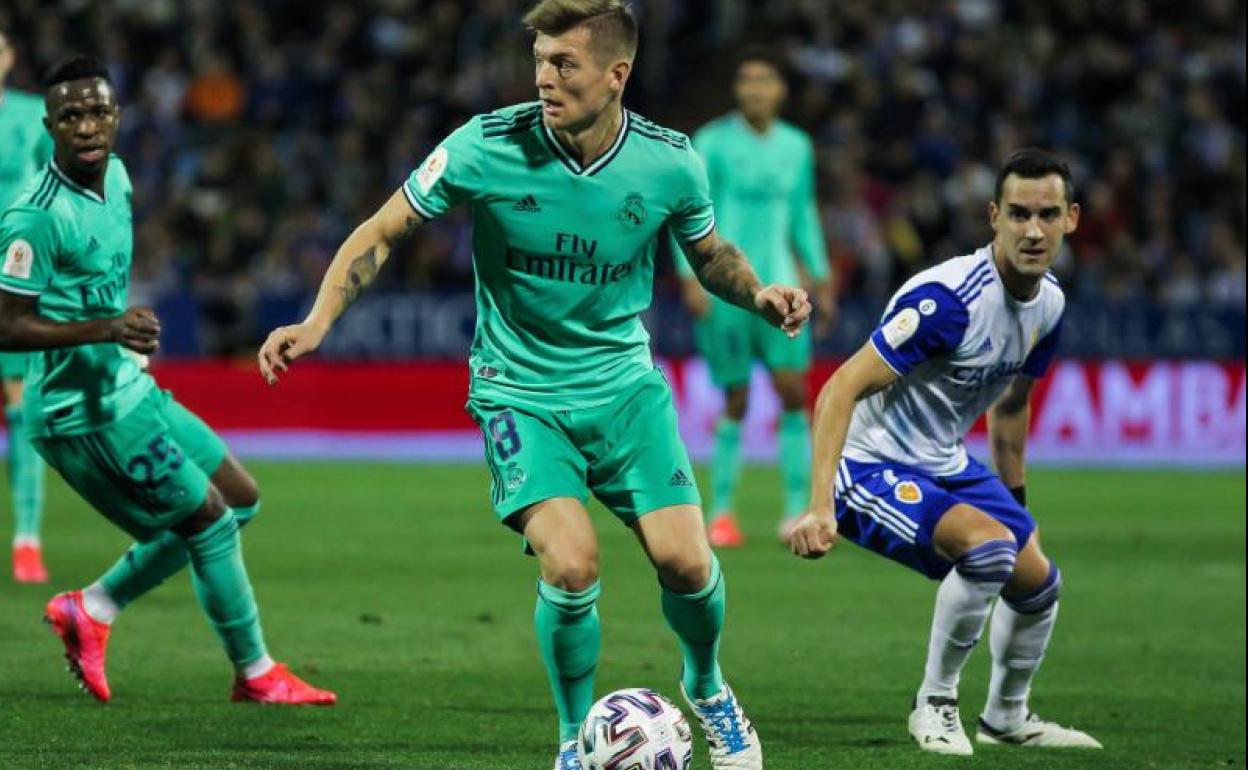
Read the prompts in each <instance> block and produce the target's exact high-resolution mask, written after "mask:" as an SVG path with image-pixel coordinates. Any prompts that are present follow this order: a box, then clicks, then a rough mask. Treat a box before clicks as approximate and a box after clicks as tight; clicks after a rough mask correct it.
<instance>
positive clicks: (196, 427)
mask: <svg viewBox="0 0 1248 770" xmlns="http://www.w3.org/2000/svg"><path fill="white" fill-rule="evenodd" d="M33 443H34V445H35V449H36V450H38V452H39V454H41V455H43V458H44V459H45V460H47V461H48V465H51V466H52V467H53V468H55V469H56V471H57V473H59V474H61V476H62V477H63V478H64V479H65V481H66V482H67V483H68V484H69V485H70V486H71V487H73V488H74V491H76V492H77V493H78V494H79V495H81V496H82V497H83V499H85V500H86V501H87V502H88V503H90V504H91V505H92V506H93V507H95V509H96V510H98V511H99V512H100V513H102V514H104V515H105V516H106V517H108V519H109V520H110V521H112V522H113V523H114V524H116V525H117V526H119V527H121V528H122V529H124V530H125V531H126V532H128V533H129V534H130V535H131V536H132V537H134V539H136V540H139V541H141V542H143V541H147V540H150V539H152V538H153V537H155V536H156V535H157V534H159V533H160V532H162V531H164V530H166V529H168V528H169V527H172V526H173V525H175V524H177V523H178V522H180V521H182V519H184V518H186V517H187V516H189V515H190V514H192V513H194V512H195V511H196V510H197V509H198V508H199V507H200V506H202V505H203V504H204V500H205V499H206V498H207V496H208V485H209V477H210V476H211V475H212V474H213V473H215V472H216V470H217V468H219V467H220V466H221V463H222V461H223V460H225V456H226V452H227V450H226V447H225V442H223V441H222V440H221V438H220V437H219V436H218V435H217V434H216V433H213V432H212V429H211V428H209V427H208V426H207V425H205V424H204V421H203V420H201V419H199V418H198V417H196V416H195V415H194V414H192V413H191V412H190V411H189V410H188V409H187V408H186V407H184V406H182V405H181V404H179V403H178V402H177V401H174V400H173V395H172V394H171V393H169V391H167V390H159V389H157V388H153V389H152V391H151V392H150V393H149V394H148V395H147V397H146V398H144V399H143V400H142V401H141V402H139V405H138V406H136V407H135V408H134V409H133V410H132V411H131V412H130V413H129V414H127V415H126V416H125V417H123V418H122V419H120V420H118V421H117V422H115V423H113V424H112V425H109V426H107V427H104V428H101V429H100V430H97V431H93V432H91V433H83V434H79V435H74V436H43V437H39V438H36V439H34V441H33Z"/></svg>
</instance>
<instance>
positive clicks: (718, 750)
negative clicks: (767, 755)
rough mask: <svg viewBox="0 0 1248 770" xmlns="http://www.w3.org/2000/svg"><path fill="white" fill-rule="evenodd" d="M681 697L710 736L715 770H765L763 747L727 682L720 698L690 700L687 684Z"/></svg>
mask: <svg viewBox="0 0 1248 770" xmlns="http://www.w3.org/2000/svg"><path fill="white" fill-rule="evenodd" d="M680 694H681V695H683V696H684V697H685V703H688V704H689V708H691V709H693V714H694V716H696V717H697V718H698V722H699V723H701V725H702V732H704V733H705V734H706V743H707V745H708V746H709V747H710V749H711V770H763V745H762V743H761V742H760V741H759V740H758V733H756V732H754V725H753V724H751V723H750V720H749V718H747V717H746V716H745V712H744V711H742V710H741V705H740V704H739V703H737V696H735V695H733V694H732V688H730V687H729V686H728V683H727V682H725V683H724V689H723V690H721V691H720V693H719V694H718V695H715V696H712V697H710V698H707V699H706V700H694V699H693V698H690V697H689V693H687V692H685V686H684V684H683V683H682V684H681V686H680Z"/></svg>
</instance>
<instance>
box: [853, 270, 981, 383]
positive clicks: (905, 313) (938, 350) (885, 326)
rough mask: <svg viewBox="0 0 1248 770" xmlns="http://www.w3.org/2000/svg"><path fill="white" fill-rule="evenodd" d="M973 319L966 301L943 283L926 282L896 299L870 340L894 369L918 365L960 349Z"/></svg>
mask: <svg viewBox="0 0 1248 770" xmlns="http://www.w3.org/2000/svg"><path fill="white" fill-rule="evenodd" d="M969 322H970V315H969V314H968V313H967V310H966V305H964V304H963V303H962V300H960V299H958V297H957V295H955V294H954V293H953V291H952V290H951V289H950V288H949V287H948V286H945V285H944V284H942V283H925V284H922V285H919V286H916V287H915V288H913V289H911V290H910V291H908V292H906V293H905V294H902V295H901V296H899V297H897V298H896V300H894V302H893V304H892V305H891V306H890V307H889V310H888V312H887V313H885V314H884V320H883V321H882V322H881V323H880V326H879V328H877V329H876V330H875V332H873V333H872V334H871V344H872V345H873V346H875V349H876V351H877V352H878V353H879V354H880V357H881V358H883V359H884V361H885V362H886V363H887V364H888V365H889V367H890V368H892V369H893V371H895V372H897V374H899V375H901V376H903V377H904V376H906V375H907V374H909V373H910V372H912V371H913V370H914V369H915V367H917V366H918V365H919V364H922V363H923V362H924V361H927V360H929V359H932V358H936V357H938V356H943V355H946V354H948V353H952V352H953V351H954V350H957V348H958V345H960V344H962V338H963V337H964V336H965V335H966V327H967V325H968V323H969Z"/></svg>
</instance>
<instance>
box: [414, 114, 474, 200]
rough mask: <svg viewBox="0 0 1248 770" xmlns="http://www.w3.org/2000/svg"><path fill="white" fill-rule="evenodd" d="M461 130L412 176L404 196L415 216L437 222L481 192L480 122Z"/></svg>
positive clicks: (469, 124)
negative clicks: (416, 214)
mask: <svg viewBox="0 0 1248 770" xmlns="http://www.w3.org/2000/svg"><path fill="white" fill-rule="evenodd" d="M480 120H481V119H480V118H473V119H472V120H470V121H468V122H467V123H465V124H464V125H462V126H460V127H459V128H458V129H456V130H455V131H454V133H452V134H451V135H450V136H448V137H447V138H446V139H445V140H443V142H442V143H441V144H439V145H438V146H437V147H436V148H435V149H434V150H433V152H431V153H429V157H427V158H425V161H424V162H423V163H421V164H420V166H419V167H418V168H417V169H416V170H415V171H413V172H412V173H411V176H409V177H408V178H407V181H406V182H404V183H403V194H404V195H405V196H407V202H408V203H410V204H412V208H413V209H415V210H416V213H418V214H420V215H421V216H422V217H424V218H425V219H436V218H437V217H440V216H442V215H443V214H445V213H446V212H447V211H449V210H451V209H453V208H455V207H456V206H458V205H459V204H461V203H464V202H465V201H469V200H471V199H472V198H473V197H474V196H475V195H476V194H477V193H478V192H479V191H480V189H481V142H482V136H481V122H480Z"/></svg>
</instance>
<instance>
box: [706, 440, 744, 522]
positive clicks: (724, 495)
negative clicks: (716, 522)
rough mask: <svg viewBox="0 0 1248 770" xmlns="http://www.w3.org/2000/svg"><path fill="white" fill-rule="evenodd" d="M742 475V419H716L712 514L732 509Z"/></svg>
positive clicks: (712, 462)
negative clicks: (717, 420)
mask: <svg viewBox="0 0 1248 770" xmlns="http://www.w3.org/2000/svg"><path fill="white" fill-rule="evenodd" d="M740 478H741V423H740V422H738V421H737V420H730V419H728V418H727V417H722V418H720V420H719V422H717V423H715V448H714V451H713V452H712V455H711V518H714V517H716V516H718V515H720V514H721V513H728V512H729V511H732V510H734V508H735V505H736V496H737V481H738V480H740Z"/></svg>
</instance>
